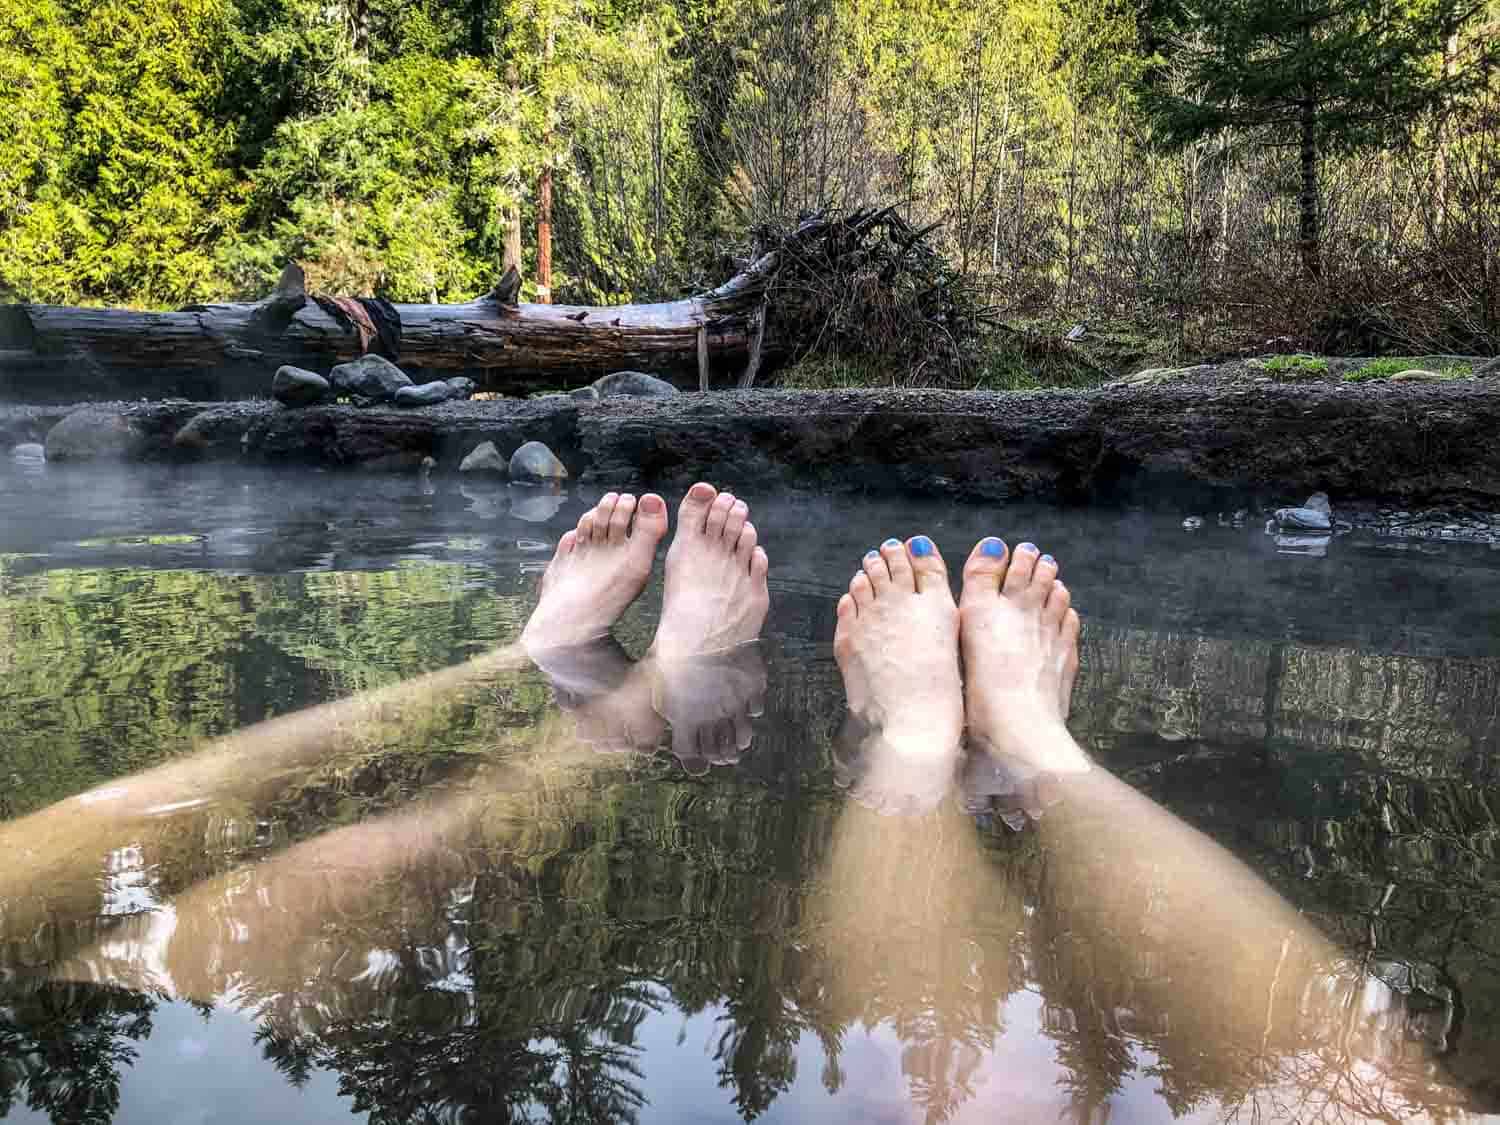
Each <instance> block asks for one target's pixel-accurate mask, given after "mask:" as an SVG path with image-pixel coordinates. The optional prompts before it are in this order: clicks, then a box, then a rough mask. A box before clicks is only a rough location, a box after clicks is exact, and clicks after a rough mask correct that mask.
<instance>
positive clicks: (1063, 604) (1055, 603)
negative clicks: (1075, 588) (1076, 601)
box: [1042, 582, 1073, 629]
mask: <svg viewBox="0 0 1500 1125" xmlns="http://www.w3.org/2000/svg"><path fill="white" fill-rule="evenodd" d="M1072 604H1073V596H1072V595H1071V594H1069V593H1068V588H1067V587H1066V586H1064V585H1063V584H1062V583H1061V582H1053V583H1052V590H1051V592H1050V593H1048V595H1047V601H1046V604H1045V605H1043V606H1042V620H1043V621H1044V622H1046V623H1047V624H1048V625H1050V626H1051V627H1052V628H1054V629H1061V628H1062V623H1063V619H1064V618H1065V617H1067V616H1068V608H1069V607H1070V606H1071V605H1072Z"/></svg>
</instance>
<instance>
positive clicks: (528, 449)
mask: <svg viewBox="0 0 1500 1125" xmlns="http://www.w3.org/2000/svg"><path fill="white" fill-rule="evenodd" d="M567 478H568V470H567V468H566V467H565V466H564V465H563V463H562V462H561V461H559V460H558V459H557V454H555V453H553V452H552V450H550V449H548V448H547V447H546V446H545V445H543V444H542V443H541V442H539V441H528V442H527V443H526V444H525V445H523V446H521V448H520V449H518V450H516V451H515V452H514V453H512V454H511V455H510V479H511V480H521V481H527V480H567Z"/></svg>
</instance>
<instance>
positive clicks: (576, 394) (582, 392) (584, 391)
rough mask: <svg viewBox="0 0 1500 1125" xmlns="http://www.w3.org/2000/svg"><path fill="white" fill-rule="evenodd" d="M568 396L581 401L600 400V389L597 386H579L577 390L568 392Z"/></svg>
mask: <svg viewBox="0 0 1500 1125" xmlns="http://www.w3.org/2000/svg"><path fill="white" fill-rule="evenodd" d="M606 378H607V376H606ZM568 397H569V398H573V399H577V400H578V401H579V402H598V401H599V389H598V388H597V387H592V386H589V387H579V388H578V389H577V390H572V391H569V392H568Z"/></svg>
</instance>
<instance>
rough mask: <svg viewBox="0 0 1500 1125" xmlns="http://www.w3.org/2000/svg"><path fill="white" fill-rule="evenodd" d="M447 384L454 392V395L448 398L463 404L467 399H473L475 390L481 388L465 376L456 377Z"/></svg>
mask: <svg viewBox="0 0 1500 1125" xmlns="http://www.w3.org/2000/svg"><path fill="white" fill-rule="evenodd" d="M447 383H448V386H449V387H451V388H452V390H453V393H452V394H451V395H449V396H448V397H449V398H451V399H453V400H454V401H455V402H462V401H463V400H465V399H469V398H473V397H474V392H475V390H477V389H478V387H479V384H478V383H476V382H474V380H473V379H469V378H466V377H464V376H463V375H455V376H454V377H453V378H451V379H449V380H447Z"/></svg>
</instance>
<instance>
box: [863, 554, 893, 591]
mask: <svg viewBox="0 0 1500 1125" xmlns="http://www.w3.org/2000/svg"><path fill="white" fill-rule="evenodd" d="M887 549H888V548H887ZM859 565H860V566H862V567H864V568H865V573H866V574H868V575H869V576H870V585H871V586H873V587H875V595H876V596H877V597H879V596H880V595H881V594H883V593H885V591H887V590H889V589H890V588H891V568H890V563H889V562H888V561H887V560H886V557H885V555H884V554H883V553H882V552H880V551H866V552H865V557H864V558H863V559H862V560H861V561H860V564H859Z"/></svg>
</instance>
